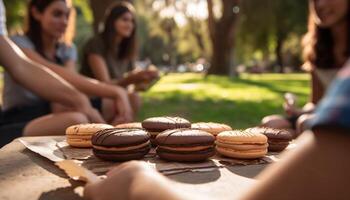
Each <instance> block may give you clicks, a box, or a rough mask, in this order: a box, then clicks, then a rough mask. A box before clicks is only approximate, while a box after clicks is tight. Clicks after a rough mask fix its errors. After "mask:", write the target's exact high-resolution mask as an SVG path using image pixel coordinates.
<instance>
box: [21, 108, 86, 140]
mask: <svg viewBox="0 0 350 200" xmlns="http://www.w3.org/2000/svg"><path fill="white" fill-rule="evenodd" d="M88 122H89V120H88V118H87V117H86V116H85V115H84V114H82V113H79V112H64V113H58V114H50V115H46V116H42V117H39V118H36V119H34V120H32V121H30V122H29V123H28V124H27V125H26V126H25V128H24V130H23V135H24V136H37V135H61V134H64V132H65V129H66V128H67V127H69V126H71V125H75V124H83V123H88Z"/></svg>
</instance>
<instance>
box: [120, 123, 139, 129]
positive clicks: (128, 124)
mask: <svg viewBox="0 0 350 200" xmlns="http://www.w3.org/2000/svg"><path fill="white" fill-rule="evenodd" d="M115 127H116V128H125V129H133V128H142V124H141V122H131V123H125V124H118V125H116V126H115Z"/></svg>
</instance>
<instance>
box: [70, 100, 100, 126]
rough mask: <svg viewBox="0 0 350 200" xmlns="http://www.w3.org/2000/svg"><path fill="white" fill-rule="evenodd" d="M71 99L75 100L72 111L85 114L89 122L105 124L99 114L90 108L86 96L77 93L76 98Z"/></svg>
mask: <svg viewBox="0 0 350 200" xmlns="http://www.w3.org/2000/svg"><path fill="white" fill-rule="evenodd" d="M72 98H74V99H75V101H74V102H75V107H74V108H72V109H73V110H76V111H78V112H81V113H83V114H85V115H86V116H87V118H88V119H89V121H90V122H95V123H105V120H104V119H103V117H102V116H101V114H100V113H99V112H98V111H97V110H96V109H94V108H93V107H92V106H91V104H90V101H89V99H88V98H87V96H85V95H83V94H80V93H78V95H77V96H76V97H72Z"/></svg>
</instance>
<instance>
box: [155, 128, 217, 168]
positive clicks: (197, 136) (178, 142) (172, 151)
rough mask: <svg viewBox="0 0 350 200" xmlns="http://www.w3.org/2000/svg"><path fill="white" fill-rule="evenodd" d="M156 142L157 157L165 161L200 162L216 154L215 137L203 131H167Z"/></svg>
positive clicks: (158, 136)
mask: <svg viewBox="0 0 350 200" xmlns="http://www.w3.org/2000/svg"><path fill="white" fill-rule="evenodd" d="M156 140H157V144H158V147H157V150H156V151H157V155H158V156H159V157H160V158H161V159H164V160H169V161H178V162H198V161H203V160H206V159H208V158H209V157H211V156H213V155H214V153H215V149H214V143H215V137H214V136H213V135H212V134H210V133H208V132H205V131H202V130H195V129H174V130H167V131H164V132H162V133H160V134H159V135H157V137H156Z"/></svg>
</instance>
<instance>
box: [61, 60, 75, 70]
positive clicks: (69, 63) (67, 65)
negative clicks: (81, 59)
mask: <svg viewBox="0 0 350 200" xmlns="http://www.w3.org/2000/svg"><path fill="white" fill-rule="evenodd" d="M75 64H76V63H75V61H74V60H68V61H66V63H64V67H65V68H66V69H68V70H69V71H70V72H74V73H76V72H77V69H76V68H75Z"/></svg>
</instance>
